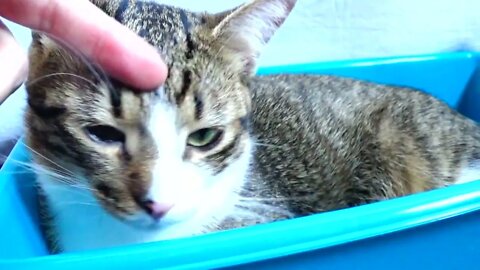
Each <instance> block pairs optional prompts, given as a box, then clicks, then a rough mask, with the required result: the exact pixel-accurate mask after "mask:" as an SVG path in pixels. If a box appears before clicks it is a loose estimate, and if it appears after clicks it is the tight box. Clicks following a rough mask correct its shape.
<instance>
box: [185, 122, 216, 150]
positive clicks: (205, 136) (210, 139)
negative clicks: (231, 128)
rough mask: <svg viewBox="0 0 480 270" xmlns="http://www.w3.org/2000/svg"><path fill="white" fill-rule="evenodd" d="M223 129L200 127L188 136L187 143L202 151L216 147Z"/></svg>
mask: <svg viewBox="0 0 480 270" xmlns="http://www.w3.org/2000/svg"><path fill="white" fill-rule="evenodd" d="M222 135H223V130H221V129H218V128H204V129H199V130H197V131H195V132H193V133H191V134H190V135H189V136H188V139H187V144H188V145H189V146H192V147H195V148H198V149H200V150H202V151H208V150H210V149H212V148H213V147H215V146H216V145H217V144H218V143H219V142H220V139H221V138H222Z"/></svg>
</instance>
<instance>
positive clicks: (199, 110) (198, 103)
mask: <svg viewBox="0 0 480 270" xmlns="http://www.w3.org/2000/svg"><path fill="white" fill-rule="evenodd" d="M194 101H195V119H196V120H200V119H201V118H202V115H203V100H202V98H201V97H200V93H198V92H195V94H194Z"/></svg>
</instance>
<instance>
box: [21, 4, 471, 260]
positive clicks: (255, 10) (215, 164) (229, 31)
mask: <svg viewBox="0 0 480 270" xmlns="http://www.w3.org/2000/svg"><path fill="white" fill-rule="evenodd" d="M92 2H93V3H95V4H96V5H97V6H98V7H99V8H101V9H102V10H103V11H104V12H105V13H107V14H108V15H110V16H112V17H114V18H115V19H116V20H117V21H119V22H120V23H122V24H123V25H125V26H127V27H128V28H130V29H131V30H133V31H135V32H136V33H137V34H138V35H139V36H141V37H143V38H144V39H145V40H147V41H148V42H149V43H151V44H152V45H153V46H155V47H156V48H158V51H159V53H160V54H161V56H162V57H163V59H164V60H165V62H166V63H167V64H168V66H169V75H168V78H167V80H166V82H165V84H164V85H163V86H161V87H159V88H158V89H152V90H153V91H151V92H140V91H136V90H135V89H134V88H132V87H130V86H128V85H125V84H122V83H120V82H119V81H117V80H114V79H113V78H109V77H108V76H107V75H105V74H104V73H103V72H102V70H101V69H99V68H97V67H96V66H95V65H94V63H89V62H88V61H86V60H85V59H84V58H82V56H81V55H79V54H77V53H75V52H73V51H72V50H70V49H68V48H67V47H65V46H63V45H62V44H60V43H59V42H57V41H55V40H53V39H51V38H49V37H48V36H46V35H44V34H42V33H38V32H34V33H33V41H32V45H31V47H30V52H29V58H30V68H29V77H28V81H27V84H26V85H27V92H28V105H29V106H28V109H27V113H26V118H25V124H26V144H27V145H28V147H29V148H30V149H31V150H32V154H33V162H34V163H35V164H36V165H37V166H39V167H40V168H43V169H42V170H38V172H37V183H38V191H39V198H40V212H41V217H42V226H43V231H44V233H45V235H46V239H47V243H48V245H49V249H50V251H51V252H52V253H58V252H71V251H80V250H89V249H96V248H107V247H113V246H117V245H124V244H135V243H144V242H152V241H160V240H165V239H172V238H178V237H189V236H193V235H198V234H202V233H206V232H212V231H217V230H226V229H230V228H237V227H243V226H251V225H254V224H258V223H265V222H274V221H278V220H283V219H290V218H295V217H300V216H306V215H311V214H314V213H320V212H325V211H331V210H336V209H342V208H347V207H353V206H358V205H362V204H367V203H372V202H376V201H381V200H387V199H390V198H395V197H400V196H404V195H408V194H412V193H417V192H422V191H427V190H431V189H435V188H441V187H445V186H448V185H451V184H455V183H458V182H465V181H469V180H473V179H475V178H474V177H470V178H471V179H464V177H463V178H462V175H465V173H464V172H469V175H475V173H477V172H480V169H478V170H477V167H476V165H477V164H478V162H479V160H480V128H479V126H478V125H477V124H476V123H475V122H473V121H472V120H469V119H467V118H466V117H464V116H462V115H460V114H459V113H457V112H455V111H454V110H452V109H451V108H449V107H448V106H447V105H446V104H444V103H443V102H442V101H439V100H437V99H436V98H434V97H432V96H430V95H428V94H425V93H422V92H421V91H419V90H416V89H410V88H407V87H400V86H387V85H381V84H375V83H372V82H367V81H361V80H355V79H350V78H341V77H336V76H326V75H308V74H303V75H289V74H280V75H269V76H256V75H255V72H256V61H257V59H258V57H259V55H260V53H261V51H262V49H263V47H264V46H265V45H266V44H267V42H268V41H269V40H270V38H271V37H272V36H273V35H274V33H275V31H276V30H277V29H278V28H279V27H280V26H281V25H282V24H283V22H284V21H285V19H286V18H287V16H288V15H289V13H290V12H291V10H292V9H293V8H294V6H295V4H296V1H295V0H255V1H252V2H249V3H246V4H244V5H241V6H240V7H237V8H235V9H232V10H228V11H225V12H221V13H217V14H207V13H194V12H189V11H186V10H183V9H180V8H176V7H172V6H166V5H161V4H158V3H155V2H141V1H127V0H110V1H108V0H95V1H92ZM111 57H117V56H116V55H112V56H111ZM477 175H478V174H477Z"/></svg>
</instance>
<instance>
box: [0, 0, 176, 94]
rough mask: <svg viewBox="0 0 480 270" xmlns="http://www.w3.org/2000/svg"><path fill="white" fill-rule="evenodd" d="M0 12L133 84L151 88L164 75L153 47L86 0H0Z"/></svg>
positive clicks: (165, 68) (162, 64) (163, 68)
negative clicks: (61, 43) (59, 41)
mask: <svg viewBox="0 0 480 270" xmlns="http://www.w3.org/2000/svg"><path fill="white" fill-rule="evenodd" d="M0 15H1V16H4V17H5V18H7V19H10V20H13V21H15V22H17V23H19V24H22V25H24V26H27V27H29V28H32V29H36V30H39V31H42V32H46V33H48V34H50V35H52V36H53V37H55V38H58V39H60V40H62V41H63V42H65V43H66V44H68V45H69V46H72V48H74V49H75V50H77V51H79V52H80V53H82V54H84V55H85V56H86V57H87V58H89V59H91V60H92V61H93V62H95V63H97V64H98V65H100V66H101V67H102V68H103V69H104V70H105V71H106V72H108V73H109V74H110V75H111V76H113V77H115V78H117V79H119V80H121V81H123V82H124V83H127V84H129V85H131V86H134V87H136V88H139V89H146V90H148V89H153V88H156V87H158V86H159V85H160V84H162V83H163V82H164V80H165V78H166V75H167V67H166V66H165V64H164V63H163V61H162V59H161V57H160V55H159V54H158V52H157V51H156V49H155V48H153V47H152V46H150V45H149V44H148V43H147V42H145V41H144V40H143V39H141V38H140V37H138V36H137V35H136V34H135V33H133V32H132V31H130V30H128V29H127V28H126V27H124V26H122V25H121V24H120V23H118V22H117V21H115V20H114V19H113V18H111V17H109V16H107V15H105V14H104V13H103V12H102V11H101V10H100V9H98V8H97V7H96V6H95V5H93V4H92V3H90V2H89V1H87V0H69V1H64V0H2V5H1V6H0Z"/></svg>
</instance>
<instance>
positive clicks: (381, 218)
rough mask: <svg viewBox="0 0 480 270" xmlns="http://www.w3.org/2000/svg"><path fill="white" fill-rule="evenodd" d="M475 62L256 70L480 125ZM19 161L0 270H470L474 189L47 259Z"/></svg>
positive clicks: (475, 222) (0, 227)
mask: <svg viewBox="0 0 480 270" xmlns="http://www.w3.org/2000/svg"><path fill="white" fill-rule="evenodd" d="M478 63H479V62H478V55H477V54H475V53H453V54H441V55H427V56H416V57H400V58H388V59H370V60H359V61H344V62H332V63H312V64H304V65H294V66H283V67H269V68H262V69H261V70H260V71H259V73H260V74H271V73H277V72H291V73H322V74H338V75H343V76H348V77H355V78H361V79H366V80H371V81H376V82H381V83H389V84H396V85H405V86H411V87H415V88H419V89H421V90H423V91H426V92H428V93H431V94H433V95H434V96H437V97H438V98H440V99H442V100H444V101H446V102H447V103H448V104H449V105H450V106H452V107H454V108H456V109H457V110H458V111H460V112H461V113H463V114H465V115H466V116H468V117H470V118H472V119H475V120H477V121H479V120H480V109H479V108H477V106H476V105H477V102H478V101H480V85H479V81H480V73H479V72H478V70H477V69H478ZM28 161H29V155H28V151H26V149H25V147H24V145H23V144H22V143H18V144H17V146H16V147H15V149H14V151H13V152H12V154H11V155H10V157H9V159H8V160H7V162H6V163H5V165H4V167H3V168H2V170H1V171H0V220H1V222H0V269H52V270H54V269H117V270H118V269H154V268H168V269H186V268H195V269H198V268H219V267H237V268H245V269H252V268H254V267H261V268H272V269H273V268H274V269H282V268H296V269H319V268H322V269H386V268H388V269H406V268H415V269H430V268H431V269H476V268H478V266H477V264H478V263H477V261H478V258H480V211H479V210H480V181H476V182H471V183H468V184H462V185H456V186H452V187H448V188H443V189H438V190H434V191H431V192H425V193H421V194H415V195H411V196H406V197H403V198H398V199H394V200H389V201H384V202H380V203H374V204H370V205H365V206H361V207H355V208H350V209H345V210H340V211H333V212H329V213H323V214H317V215H313V216H309V217H304V218H298V219H293V220H288V221H282V222H275V223H270V224H264V225H257V226H253V227H249V228H243V229H236V230H230V231H225V232H219V233H212V234H206V235H202V236H198V237H192V238H184V239H176V240H169V241H163V242H158V243H150V244H141V245H132V246H124V247H117V248H112V249H104V250H95V251H88V252H79V253H70V254H61V255H54V256H52V255H48V254H47V252H46V248H45V244H44V241H43V240H42V237H41V234H40V232H39V229H38V226H37V224H38V217H37V213H36V201H35V193H34V192H33V189H32V184H33V181H34V177H33V175H32V174H31V173H30V172H29V171H28V169H25V166H24V165H25V163H28Z"/></svg>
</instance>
